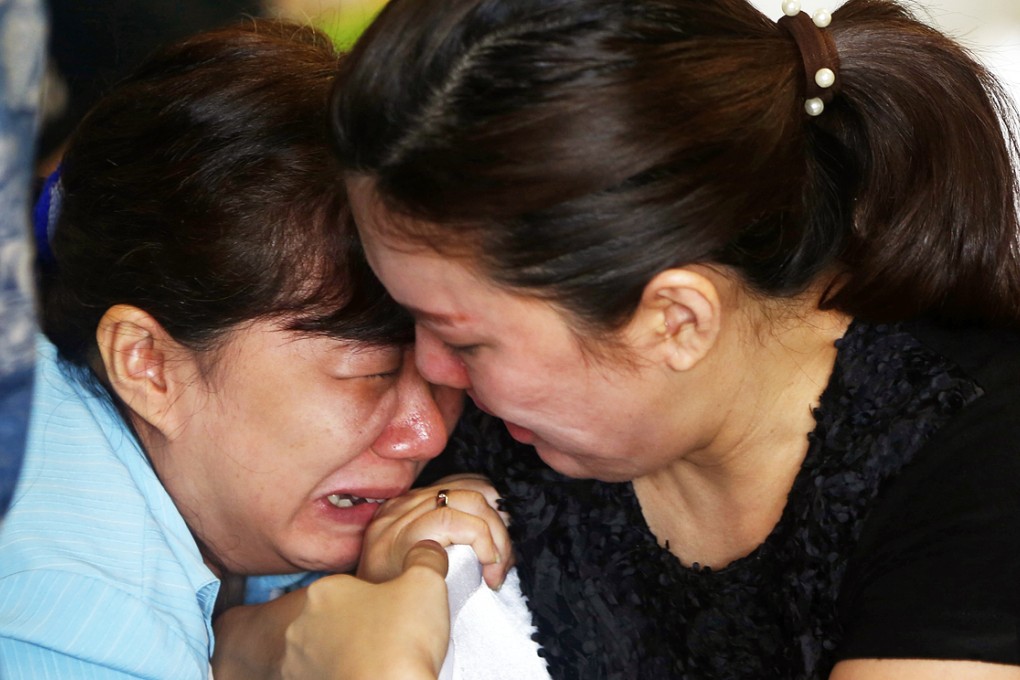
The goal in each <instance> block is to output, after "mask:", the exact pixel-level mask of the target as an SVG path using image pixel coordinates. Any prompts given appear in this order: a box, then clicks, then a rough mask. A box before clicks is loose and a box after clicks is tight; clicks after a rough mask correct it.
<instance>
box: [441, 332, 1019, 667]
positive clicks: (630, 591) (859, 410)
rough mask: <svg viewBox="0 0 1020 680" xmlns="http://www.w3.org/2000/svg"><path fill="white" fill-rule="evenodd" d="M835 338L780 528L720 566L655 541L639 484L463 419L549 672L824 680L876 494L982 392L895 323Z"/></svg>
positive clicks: (467, 452) (493, 424)
mask: <svg viewBox="0 0 1020 680" xmlns="http://www.w3.org/2000/svg"><path fill="white" fill-rule="evenodd" d="M837 347H838V356H837V359H836V364H835V369H834V372H833V375H832V378H831V381H830V384H829V385H828V387H827V388H826V390H825V392H824V393H823V395H822V398H821V402H820V406H819V408H818V409H817V410H816V412H815V418H816V421H817V426H816V429H815V431H814V432H813V433H811V435H810V444H809V450H808V453H807V456H806V459H805V460H804V463H803V467H802V469H801V471H800V473H799V475H798V476H797V478H796V481H795V483H794V485H793V488H792V490H791V491H790V495H789V498H788V501H787V505H786V508H785V511H784V513H783V515H782V518H781V520H780V522H779V524H778V525H777V526H776V527H775V529H774V530H773V531H772V533H771V535H770V536H769V537H768V538H767V539H766V540H765V542H764V543H763V544H762V545H761V546H759V547H758V548H757V549H756V550H754V551H753V552H752V553H751V554H749V555H747V556H746V557H744V558H742V559H739V560H737V561H735V562H733V563H731V564H730V565H728V566H727V567H725V568H724V569H721V570H718V571H712V570H709V569H707V568H698V567H697V565H695V567H694V568H685V567H684V566H682V565H681V564H680V562H679V561H678V560H677V559H676V558H675V557H674V556H673V555H672V554H671V553H669V552H668V551H667V550H665V549H664V548H663V547H661V546H659V545H658V543H657V541H656V539H655V537H654V536H653V535H652V534H651V532H650V531H649V529H648V527H647V524H646V523H645V520H644V517H643V515H642V513H641V510H640V507H639V505H638V502H637V499H636V497H635V494H634V491H633V488H632V486H631V485H630V484H629V483H625V484H607V483H601V482H595V481H581V480H570V479H567V478H564V477H563V476H561V475H559V474H557V473H556V472H554V471H552V470H550V469H549V468H547V467H546V466H545V465H544V464H543V463H542V462H541V461H540V460H539V459H538V458H537V456H536V455H535V454H534V452H533V451H532V450H531V449H530V448H528V447H523V446H521V445H519V444H516V443H515V442H513V441H512V440H509V439H508V437H507V436H506V433H505V430H504V428H503V427H502V425H501V423H499V422H498V421H494V420H492V419H489V418H488V417H486V416H484V415H482V414H478V413H477V412H475V413H473V414H471V415H470V416H469V417H466V418H465V420H464V422H463V424H462V429H461V431H460V433H459V436H458V437H456V438H455V441H456V448H455V451H456V453H457V457H458V458H459V459H460V461H461V463H462V465H465V466H467V467H470V468H473V469H482V470H484V471H485V472H487V473H488V474H489V475H490V476H491V477H492V478H493V480H494V482H495V484H496V486H497V488H499V490H500V492H501V494H502V495H503V498H504V503H505V508H506V509H507V510H508V511H509V512H510V514H511V516H512V518H513V523H512V525H511V536H512V537H513V539H514V541H515V545H516V548H517V550H518V555H519V559H518V569H519V572H520V575H521V582H522V588H523V590H524V593H525V595H526V596H527V597H528V598H529V602H530V606H531V608H532V611H533V613H534V620H535V624H536V626H537V627H538V631H539V633H538V641H539V642H540V643H541V645H542V647H543V654H544V656H545V657H546V659H547V661H548V664H549V667H550V671H551V673H552V676H553V677H554V678H579V679H584V680H591V679H595V678H606V679H617V678H713V679H715V678H748V679H751V678H754V679H757V680H760V679H767V678H776V679H779V678H782V679H790V680H792V679H794V678H825V677H827V676H828V673H829V671H830V670H831V669H832V667H833V665H834V663H835V662H836V660H837V659H838V657H839V653H838V651H837V650H838V648H839V647H840V644H841V639H842V637H843V634H844V630H843V627H844V624H843V622H844V620H845V618H844V616H843V612H841V611H840V610H841V608H842V604H843V603H842V602H841V595H840V593H841V587H842V586H843V582H844V576H845V574H846V572H847V569H848V563H849V562H850V561H851V556H852V555H853V554H854V550H855V546H856V545H857V543H858V540H859V537H860V534H861V531H862V527H863V526H864V525H865V524H866V520H867V518H868V514H869V509H870V508H871V507H872V505H873V503H874V502H875V499H876V496H877V495H878V494H879V492H880V491H881V490H882V489H883V486H884V485H885V483H886V482H887V481H889V480H891V479H893V478H895V477H896V476H897V474H898V473H899V472H900V471H901V469H902V468H903V467H904V466H905V465H907V464H908V463H909V462H910V461H911V460H912V459H913V458H914V457H915V455H916V454H917V453H918V451H920V450H922V447H924V445H925V443H926V442H927V441H928V440H929V439H931V438H932V437H933V436H934V435H935V434H936V432H937V431H938V430H939V429H940V428H941V427H942V426H943V425H944V424H945V423H947V422H948V421H949V420H950V419H952V418H953V417H954V415H956V414H957V413H958V412H959V411H960V410H961V409H963V408H964V407H965V406H966V405H967V404H968V403H970V402H971V401H973V400H975V399H977V398H978V397H979V396H980V395H981V393H982V388H981V387H979V386H978V385H977V383H976V382H975V381H974V380H972V379H971V378H970V377H968V375H967V374H966V373H964V372H963V371H962V370H961V369H959V368H958V367H957V366H956V365H955V364H953V363H951V362H950V361H949V360H947V359H945V358H943V357H942V356H941V355H939V354H937V353H936V352H934V351H932V350H930V349H928V348H927V347H926V346H924V345H922V344H921V343H920V342H919V341H918V340H917V339H915V337H914V336H913V335H911V334H910V333H908V332H906V331H905V330H903V329H902V328H900V327H890V326H872V325H868V324H864V323H855V324H853V325H852V326H851V328H850V329H849V330H848V332H847V334H846V336H845V337H844V338H843V339H842V340H840V341H839V342H838V343H837ZM494 442H500V444H499V445H494ZM1018 585H1020V584H1018ZM1014 623H1015V620H1014ZM1014 640H1015V637H1014ZM1014 644H1015V642H1014Z"/></svg>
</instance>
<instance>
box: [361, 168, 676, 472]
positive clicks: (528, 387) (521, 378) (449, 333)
mask: <svg viewBox="0 0 1020 680" xmlns="http://www.w3.org/2000/svg"><path fill="white" fill-rule="evenodd" d="M349 191H350V195H351V202H352V206H353V208H354V214H355V219H356V221H357V223H358V227H359V231H360V232H361V234H362V240H363V242H364V246H365V250H366V253H367V256H368V260H369V262H370V263H371V265H372V268H373V269H374V270H375V273H376V275H377V276H378V277H379V278H380V280H382V282H383V283H384V284H385V285H386V288H387V289H388V290H389V292H390V294H391V295H392V296H393V297H394V298H395V299H396V300H397V302H399V303H400V304H402V305H403V306H405V307H406V308H407V309H408V310H409V311H410V313H411V314H412V315H413V316H414V318H415V322H416V328H415V332H416V344H415V354H416V361H417V362H418V369H419V371H421V373H422V375H424V376H425V377H426V379H427V380H429V381H431V382H435V383H437V384H442V385H448V386H450V387H455V388H461V389H465V390H467V393H468V395H469V396H470V397H471V398H472V399H473V400H474V401H475V402H476V403H477V404H478V406H479V407H480V408H481V409H482V410H484V411H487V412H489V413H491V414H494V415H496V416H498V417H500V418H502V419H503V421H504V423H505V424H506V427H507V429H508V430H509V432H510V434H511V435H512V436H513V437H514V438H515V439H517V440H518V441H521V442H524V443H527V444H531V445H533V446H534V447H535V448H536V449H537V451H538V453H539V455H540V456H541V457H542V458H543V460H545V462H546V463H548V464H549V465H550V466H552V467H553V468H554V469H556V470H558V471H560V472H562V473H564V474H566V475H569V476H572V477H594V478H597V479H602V480H606V481H619V480H628V479H634V478H636V477H639V476H642V475H644V474H647V473H648V472H651V471H654V470H656V469H660V468H661V467H663V466H664V465H666V464H667V463H668V462H669V458H668V457H669V455H670V454H671V453H673V452H675V451H676V448H677V442H676V441H670V436H669V433H668V431H669V430H670V428H668V427H666V426H665V424H664V423H665V419H666V414H667V413H671V412H674V411H675V410H676V408H675V404H672V403H671V399H670V398H669V396H668V395H669V392H668V388H669V378H668V376H666V375H665V374H664V371H663V370H662V369H661V368H659V367H655V366H643V367H642V366H634V365H633V364H632V363H625V362H622V361H621V362H619V364H618V365H616V364H612V365H611V364H610V362H608V361H604V360H596V359H594V358H593V357H592V356H591V355H590V354H588V353H585V352H584V351H583V350H582V348H581V346H580V344H579V342H578V339H577V336H576V335H575V334H574V332H573V331H572V330H571V328H570V327H569V326H568V324H567V322H566V320H565V317H564V316H563V314H561V313H560V312H559V311H558V310H557V309H555V308H554V307H552V306H551V305H549V304H548V303H546V302H544V301H542V300H539V299H537V298H534V297H529V296H524V295H517V294H513V293H510V292H507V291H505V290H502V289H499V288H497V287H495V286H494V285H492V284H491V283H490V282H488V281H487V280H485V279H484V278H483V277H481V276H480V275H478V274H477V273H476V272H475V271H474V270H473V269H471V268H469V267H468V266H467V265H466V264H465V263H463V262H462V261H460V260H456V259H449V258H445V257H443V256H442V255H440V254H437V253H436V252H434V251H432V250H428V249H423V248H414V247H412V246H406V247H405V246H404V245H400V244H397V243H395V242H394V241H393V240H392V238H389V237H385V236H382V235H381V233H380V231H379V227H380V226H381V225H383V224H384V223H385V221H386V220H389V219H392V217H391V216H390V215H389V214H387V213H386V211H385V209H384V208H382V207H381V206H380V205H379V204H378V202H377V201H376V200H374V197H373V195H372V190H371V186H370V185H369V184H367V182H366V183H363V182H361V181H355V182H351V183H350V184H349ZM398 219H399V218H398ZM660 416H661V419H660ZM656 422H659V423H663V424H664V425H663V427H649V423H656Z"/></svg>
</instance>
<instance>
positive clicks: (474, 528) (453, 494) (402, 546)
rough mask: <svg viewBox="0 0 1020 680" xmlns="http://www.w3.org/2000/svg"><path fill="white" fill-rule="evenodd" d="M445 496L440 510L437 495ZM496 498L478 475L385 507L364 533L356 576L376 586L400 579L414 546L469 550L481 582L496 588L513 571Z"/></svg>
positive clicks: (426, 489)
mask: <svg viewBox="0 0 1020 680" xmlns="http://www.w3.org/2000/svg"><path fill="white" fill-rule="evenodd" d="M441 489H445V490H448V491H447V494H446V497H447V504H446V506H445V507H440V506H439V505H438V504H437V503H436V495H437V494H438V492H439V491H440V490H441ZM497 500H498V494H497V493H496V490H495V489H494V488H493V487H492V484H490V483H489V481H488V480H487V479H486V478H484V477H481V476H478V475H467V474H464V475H452V476H450V477H445V478H443V479H442V480H440V481H439V482H437V483H436V484H435V485H433V486H429V487H424V488H421V489H412V490H411V491H409V492H408V493H407V494H405V495H403V496H400V497H399V498H394V499H392V500H389V501H387V502H386V503H385V504H383V506H382V507H381V508H380V509H379V512H378V513H376V516H375V519H373V520H372V524H371V525H369V527H368V530H367V531H366V532H365V540H364V544H363V547H362V552H361V563H360V564H359V565H358V576H359V577H360V578H363V579H365V580H367V581H372V582H374V583H378V582H381V581H386V580H388V579H391V578H393V577H394V576H396V575H397V574H398V573H400V568H401V564H402V562H403V559H404V555H405V554H406V553H407V551H408V550H409V549H410V547H411V546H412V545H415V544H416V543H418V542H419V541H423V540H433V541H436V542H437V543H439V544H440V545H442V546H444V547H445V546H448V545H454V544H460V545H470V546H471V547H472V549H473V550H474V551H475V555H476V556H477V557H478V560H479V562H481V563H482V577H483V578H484V579H485V582H486V583H487V584H488V585H489V587H490V588H498V587H499V586H500V585H502V583H503V580H504V579H505V578H506V573H507V571H509V570H510V567H511V566H513V549H512V546H511V544H510V535H509V534H508V533H507V530H506V525H507V523H508V522H509V517H507V516H506V514H505V513H501V512H499V511H498V510H496V503H497Z"/></svg>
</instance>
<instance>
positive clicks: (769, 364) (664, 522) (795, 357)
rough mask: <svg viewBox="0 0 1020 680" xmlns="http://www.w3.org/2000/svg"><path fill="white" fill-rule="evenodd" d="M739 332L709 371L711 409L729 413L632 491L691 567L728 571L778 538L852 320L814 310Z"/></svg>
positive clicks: (656, 530)
mask: <svg viewBox="0 0 1020 680" xmlns="http://www.w3.org/2000/svg"><path fill="white" fill-rule="evenodd" d="M735 323H736V324H737V325H743V329H742V330H741V329H738V328H731V329H730V330H731V332H730V333H728V334H726V335H727V337H729V338H730V340H729V341H728V344H724V345H722V346H720V348H719V351H718V352H716V353H715V357H714V361H712V362H710V363H709V365H706V366H705V373H706V375H708V376H711V377H712V378H713V380H714V382H711V381H702V382H703V383H704V384H705V385H709V386H710V387H708V391H709V392H714V393H715V397H716V398H715V399H714V400H711V401H714V402H715V403H716V404H725V405H726V406H725V408H723V409H717V414H718V415H717V416H716V418H715V419H714V420H713V428H712V429H711V432H710V433H709V435H708V436H707V437H706V439H705V443H704V445H703V446H702V447H700V448H699V449H698V450H697V451H688V452H683V453H682V454H681V455H679V456H678V457H677V458H676V459H675V460H674V462H673V463H672V464H670V465H669V466H667V467H665V468H662V469H660V470H657V471H655V472H653V473H651V474H649V475H646V476H644V477H641V478H639V479H637V480H635V481H634V488H635V491H636V492H637V495H638V499H639V501H640V502H641V507H642V511H643V512H644V515H645V518H646V520H647V521H648V524H649V527H650V529H651V530H652V532H653V533H654V534H655V535H656V537H657V538H658V539H659V541H660V543H662V544H666V543H667V542H668V545H669V548H670V550H671V551H672V552H673V553H674V554H675V555H676V556H677V557H678V558H680V560H681V561H682V562H684V563H685V564H692V563H695V562H697V563H699V564H701V565H704V566H711V567H713V568H720V567H723V566H725V565H726V564H729V563H730V562H732V561H733V560H734V559H737V558H740V557H743V556H745V555H747V554H749V553H750V552H752V551H753V550H754V549H755V548H757V547H758V546H759V545H760V544H761V543H762V542H763V541H764V540H765V539H766V538H767V537H768V535H769V534H770V533H771V532H772V530H773V528H774V527H775V525H776V523H777V522H778V521H779V519H780V517H781V516H782V512H783V508H784V507H785V505H786V498H787V495H788V494H789V492H790V489H791V488H792V486H793V482H794V479H795V478H796V476H797V473H798V472H799V470H800V467H801V464H802V463H803V460H804V456H805V454H806V453H807V446H808V441H807V436H808V434H809V433H810V432H811V431H812V430H813V429H814V426H815V421H814V417H813V415H812V409H813V408H814V407H815V406H817V404H818V399H819V397H820V396H821V393H822V391H823V390H824V389H825V386H826V385H827V384H828V381H829V377H830V376H831V373H832V368H833V365H834V363H835V357H836V349H835V347H834V343H835V341H836V340H837V339H838V338H840V337H842V335H843V333H844V332H845V331H846V327H847V325H848V323H849V319H847V318H846V317H845V316H843V315H840V314H836V313H832V312H823V311H819V310H817V308H811V307H808V309H806V310H804V309H801V310H799V312H798V314H797V316H796V320H794V321H791V322H790V323H789V324H785V325H784V324H780V323H776V322H774V321H773V322H771V323H770V324H769V325H768V326H767V327H764V326H762V324H755V323H749V319H748V318H746V317H745V318H744V319H743V320H737V321H736V322H735ZM733 331H736V332H733ZM733 367H737V368H736V369H734V368H733ZM727 375H728V376H729V377H728V378H727V377H725V376H727ZM719 376H724V377H723V379H722V380H719Z"/></svg>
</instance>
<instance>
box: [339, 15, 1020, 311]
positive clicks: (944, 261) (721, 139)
mask: <svg viewBox="0 0 1020 680" xmlns="http://www.w3.org/2000/svg"><path fill="white" fill-rule="evenodd" d="M829 30H830V31H831V35H832V38H833V39H834V42H835V45H836V47H837V49H838V52H839V56H840V63H841V68H840V72H839V77H840V81H841V93H840V94H839V95H838V96H837V97H836V98H835V100H834V101H832V103H831V104H828V105H826V108H825V112H824V113H823V114H822V115H821V116H819V117H818V118H811V117H809V116H807V115H806V114H805V112H804V109H803V102H804V83H805V74H804V73H803V65H802V61H801V56H800V52H799V51H798V49H797V46H796V44H795V42H794V41H793V39H792V38H791V37H790V35H789V34H787V33H786V32H784V31H783V30H781V29H780V28H779V27H778V26H777V25H776V24H775V23H774V22H772V21H771V20H769V19H768V18H767V17H765V16H763V15H762V14H761V13H759V12H758V11H757V10H755V9H754V8H753V7H752V6H751V5H749V4H748V3H747V2H745V1H744V0H714V1H711V2H705V1H704V0H392V1H391V2H390V3H389V5H388V6H387V7H386V8H385V9H384V10H383V12H382V13H381V15H380V16H379V18H378V19H377V21H376V22H375V23H374V25H373V26H372V27H371V28H370V29H369V31H368V32H367V33H366V34H365V35H364V36H363V38H362V40H361V41H360V42H359V43H358V44H357V45H356V46H355V48H354V50H353V51H352V53H351V55H350V56H349V58H348V59H347V60H346V62H345V65H344V67H343V68H342V75H341V79H340V80H339V81H338V82H339V88H338V89H337V90H336V91H335V92H334V96H333V102H332V106H333V126H334V130H333V131H334V137H335V138H336V146H337V150H338V152H339V155H340V158H341V161H342V163H344V165H345V166H346V167H347V168H348V170H349V172H351V173H354V174H362V175H366V176H370V177H371V178H372V179H373V180H374V185H375V187H376V191H377V193H378V194H379V197H380V199H381V200H382V201H383V202H384V204H385V205H387V207H388V208H389V209H391V210H395V211H398V212H401V213H404V214H406V215H409V216H411V217H414V218H417V219H416V220H400V221H399V224H396V225H393V228H394V229H400V230H402V231H401V234H400V236H401V237H403V238H407V239H411V240H418V241H421V242H425V243H428V244H431V245H432V246H433V247H438V248H440V249H446V250H447V251H449V252H454V251H456V250H457V249H460V250H461V252H464V249H467V251H469V252H472V253H474V254H476V255H479V256H480V257H481V264H482V266H483V268H484V269H485V271H486V272H487V273H488V274H489V275H490V276H492V277H493V278H494V279H495V280H496V281H498V282H500V283H501V284H504V285H507V286H509V287H516V288H522V289H525V290H528V291H530V292H531V293H533V294H537V295H540V296H543V297H547V298H549V299H551V300H553V301H555V302H557V303H559V304H560V306H562V307H563V308H565V309H567V310H568V311H570V312H572V313H573V314H574V315H575V317H576V318H577V319H578V320H580V321H581V322H583V324H584V325H585V326H586V327H589V328H594V329H596V330H603V331H611V330H613V329H615V328H618V327H619V326H620V325H621V324H622V323H624V322H625V321H626V320H627V319H628V318H629V317H630V316H631V314H632V313H633V311H634V309H635V308H636V305H637V304H638V302H639V300H640V296H641V292H642V290H643V288H644V286H645V285H646V284H647V282H648V281H649V280H650V279H651V278H652V276H654V274H656V273H657V272H659V271H662V270H664V269H668V268H670V267H674V266H682V265H686V264H692V263H715V264H720V265H724V266H726V267H729V268H731V269H732V270H733V271H735V272H737V273H738V274H739V275H740V276H741V277H742V279H743V281H744V282H745V283H746V284H747V285H748V286H749V287H750V289H751V290H754V291H756V292H758V293H762V294H765V295H768V296H773V297H788V296H793V295H797V294H799V293H802V292H804V291H805V290H807V289H808V288H809V287H810V286H812V285H816V284H823V285H825V284H829V285H828V287H827V288H826V292H825V294H824V295H823V299H822V306H823V307H825V308H835V309H839V310H843V311H845V312H847V313H850V314H852V315H854V316H859V317H863V318H868V319H871V320H897V319H906V318H911V317H915V316H919V315H931V316H937V317H942V318H945V319H954V320H973V319H977V320H982V321H986V322H992V323H1003V324H1016V323H1017V321H1018V319H1020V312H1018V309H1020V268H1018V262H1017V232H1018V224H1017V216H1016V212H1015V209H1016V187H1015V182H1016V177H1015V175H1014V169H1013V166H1012V160H1011V153H1014V152H1015V151H1016V148H1017V145H1016V140H1015V137H1014V136H1013V132H1012V131H1013V130H1014V129H1015V128H1014V125H1015V122H1014V121H1015V118H1014V116H1015V112H1014V111H1013V109H1012V108H1011V105H1010V104H1009V99H1008V96H1007V95H1005V94H1004V93H1003V92H1002V91H1001V89H1000V88H999V86H998V85H997V84H996V82H995V80H994V79H993V78H992V77H991V76H990V75H989V74H988V73H987V72H986V70H985V69H984V68H982V67H981V66H980V65H979V64H978V63H976V62H975V61H974V59H972V58H971V57H970V56H969V55H968V54H967V53H966V52H965V51H964V50H963V49H962V48H961V47H960V46H959V45H957V44H956V43H954V42H953V41H951V40H950V39H948V38H946V37H945V36H943V35H942V34H941V33H939V32H938V31H936V30H934V29H932V28H930V27H928V26H926V25H924V24H922V23H921V22H919V21H917V20H916V19H914V18H913V17H912V16H910V14H908V12H907V11H906V10H904V9H903V8H902V7H900V6H899V5H897V4H896V3H895V2H893V1H891V0H849V1H848V2H847V3H846V4H845V5H843V6H842V7H841V8H840V9H839V10H837V11H836V12H834V13H833V19H832V24H831V26H830V28H829Z"/></svg>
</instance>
